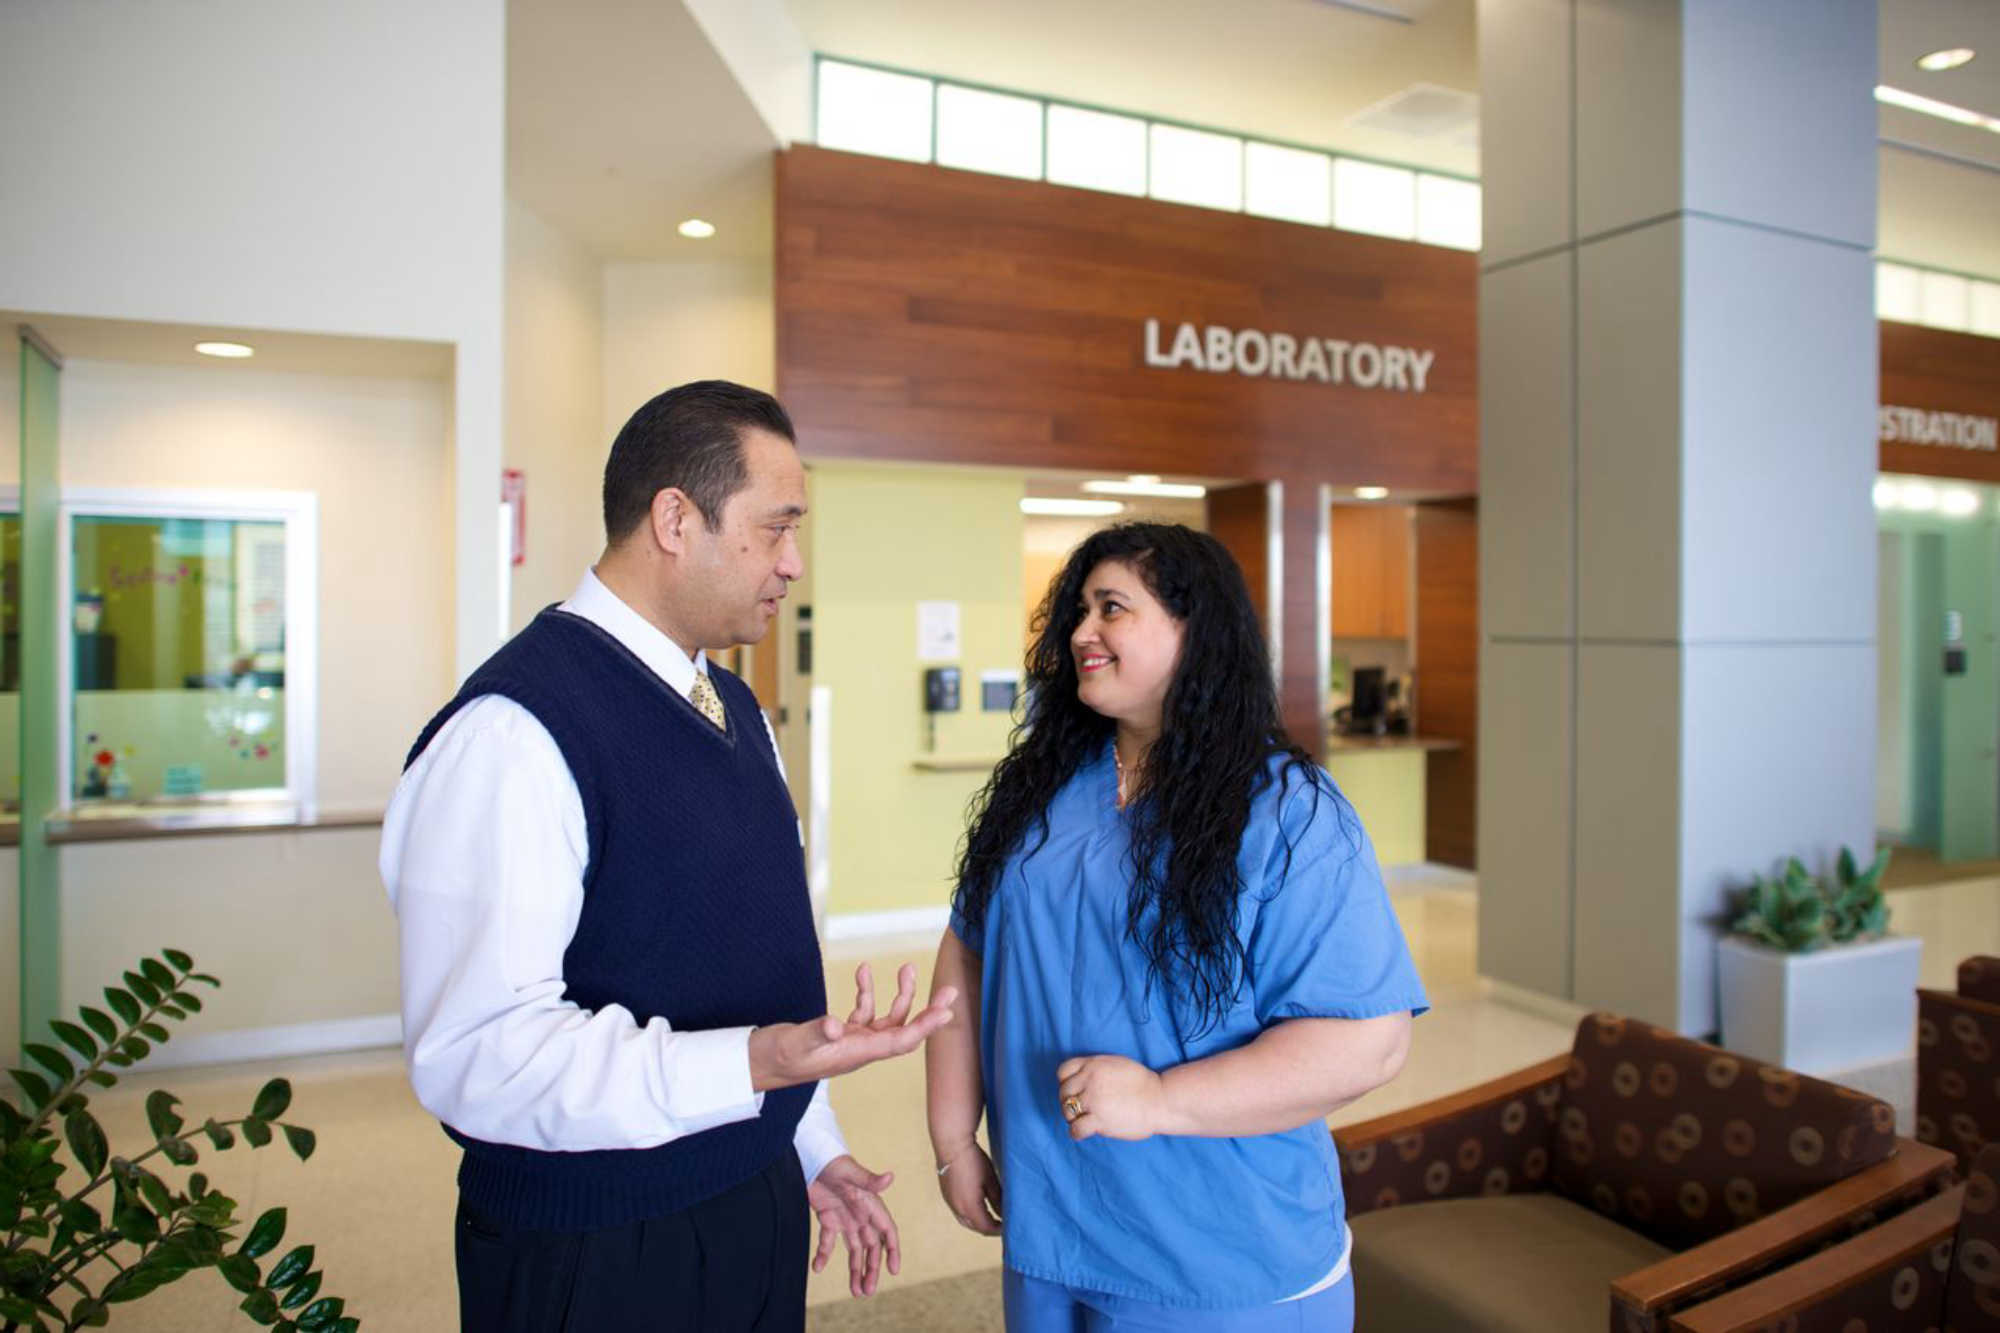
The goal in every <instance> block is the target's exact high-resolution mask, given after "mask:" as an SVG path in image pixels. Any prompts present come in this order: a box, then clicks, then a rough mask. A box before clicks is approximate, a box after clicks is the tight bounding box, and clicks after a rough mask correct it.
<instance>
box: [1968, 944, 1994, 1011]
mask: <svg viewBox="0 0 2000 1333" xmlns="http://www.w3.org/2000/svg"><path fill="white" fill-rule="evenodd" d="M1958 993H1959V994H1960V995H1963V996H1964V997H1965V998H1966V999H1968V1000H1984V1001H1986V1003H1988V1004H2000V958H1989V957H1987V956H1985V955H1984V954H1976V955H1974V956H1973V957H1971V958H1968V959H1966V960H1965V961H1964V962H1962V963H1960V964H1959V965H1958Z"/></svg>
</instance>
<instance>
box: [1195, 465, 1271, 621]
mask: <svg viewBox="0 0 2000 1333" xmlns="http://www.w3.org/2000/svg"><path fill="white" fill-rule="evenodd" d="M1204 507H1205V508H1206V510H1207V513H1206V518H1207V522H1208V531H1209V535H1210V536H1212V537H1214V538H1215V539H1216V540H1217V541H1219V542H1221V543H1222V544H1223V545H1224V546H1226V547H1228V548H1229V553H1230V554H1231V555H1233V556H1235V557H1236V563H1237V565H1238V566H1240V567H1241V568H1242V570H1243V581H1244V582H1245V583H1247V584H1249V585H1250V602H1251V604H1252V605H1253V606H1255V607H1256V608H1257V619H1259V620H1261V621H1263V622H1264V632H1265V634H1266V635H1269V634H1270V632H1271V614H1270V613H1271V606H1270V603H1271V596H1270V592H1271V504H1270V499H1269V496H1268V495H1267V493H1266V492H1265V489H1264V487H1263V486H1261V485H1259V484H1257V483H1255V482H1252V483H1250V484H1249V485H1245V486H1225V487H1218V488H1216V489H1214V490H1211V491H1210V492H1209V493H1208V496H1207V500H1206V502H1205V506H1204Z"/></svg>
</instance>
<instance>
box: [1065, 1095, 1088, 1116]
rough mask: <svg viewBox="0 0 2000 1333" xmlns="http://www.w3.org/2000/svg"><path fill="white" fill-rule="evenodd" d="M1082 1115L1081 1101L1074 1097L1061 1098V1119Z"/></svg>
mask: <svg viewBox="0 0 2000 1333" xmlns="http://www.w3.org/2000/svg"><path fill="white" fill-rule="evenodd" d="M1082 1115H1083V1103H1082V1102H1081V1101H1079V1100H1078V1099H1077V1098H1075V1097H1065V1098H1063V1119H1065V1120H1076V1119H1078V1118H1080V1117H1081V1116H1082Z"/></svg>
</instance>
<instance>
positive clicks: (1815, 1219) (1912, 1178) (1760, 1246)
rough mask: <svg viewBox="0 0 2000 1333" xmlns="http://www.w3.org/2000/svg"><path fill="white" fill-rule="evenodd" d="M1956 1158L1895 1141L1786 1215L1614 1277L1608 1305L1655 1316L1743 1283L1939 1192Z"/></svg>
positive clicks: (1781, 1212) (1771, 1217)
mask: <svg viewBox="0 0 2000 1333" xmlns="http://www.w3.org/2000/svg"><path fill="white" fill-rule="evenodd" d="M1957 1160H1958V1159H1957V1158H1956V1157H1955V1156H1954V1155H1953V1154H1951V1153H1948V1152H1946V1151H1945V1150H1943V1149H1942V1148H1933V1147H1931V1146H1930V1145H1929V1144H1927V1143H1918V1142H1917V1141H1916V1140H1915V1139H1903V1138H1899V1139H1897V1140H1896V1151H1895V1153H1894V1155H1892V1156H1890V1157H1889V1158H1887V1159H1886V1160H1884V1161H1881V1162H1877V1163H1876V1164H1875V1165H1874V1166H1871V1167H1868V1168H1866V1169H1864V1170H1861V1171H1857V1172H1855V1173H1854V1174H1853V1175H1851V1176H1849V1177H1847V1179H1845V1180H1842V1181H1838V1182H1836V1183H1834V1184H1832V1185H1829V1186H1827V1187H1826V1188H1825V1189H1823V1190H1821V1191H1819V1193H1817V1194H1810V1195H1807V1196H1806V1197H1805V1198H1803V1199H1800V1200H1799V1201H1798V1202H1797V1203H1795V1204H1792V1205H1791V1206H1790V1207H1788V1208H1780V1209H1779V1210H1778V1211H1777V1212H1775V1213H1772V1214H1770V1215H1769V1216H1767V1217H1760V1218H1758V1219H1757V1220H1756V1221H1755V1222H1750V1223H1747V1224H1745V1225H1743V1226H1740V1227H1738V1228H1736V1230H1734V1231H1731V1232H1728V1233H1726V1234H1724V1235H1721V1236H1717V1237H1716V1238H1715V1239H1714V1240H1711V1241H1708V1242H1706V1243H1704V1244H1701V1245H1697V1246H1695V1247H1694V1248H1693V1249H1691V1250H1683V1251H1681V1253H1679V1254H1675V1255H1670V1256H1668V1257H1667V1258H1665V1259H1662V1260H1660V1261H1659V1262H1658V1263H1656V1264H1652V1265H1649V1266H1648V1267H1645V1268H1642V1269H1640V1270H1639V1271H1638V1272H1636V1273H1628V1274H1626V1275H1625V1276H1624V1277H1621V1278H1616V1279H1614V1280H1613V1281H1612V1283H1611V1299H1612V1301H1613V1302H1614V1303H1615V1304H1618V1305H1622V1306H1624V1307H1625V1308H1626V1309H1628V1310H1634V1311H1644V1312H1651V1313H1657V1312H1660V1311H1664V1310H1667V1309H1670V1308H1680V1307H1685V1306H1687V1305H1689V1304H1691V1303H1692V1302H1694V1301H1696V1300H1699V1299H1700V1298H1702V1297H1703V1296H1706V1295H1709V1294H1711V1293H1713V1292H1715V1291H1719V1290H1721V1289H1723V1288H1725V1287H1729V1286H1732V1285H1735V1284H1736V1283H1740V1282H1744V1281H1747V1280H1748V1279H1750V1278H1752V1277H1755V1276H1756V1275H1758V1274H1760V1273H1763V1272H1765V1271H1767V1270H1769V1269H1771V1268H1773V1267H1776V1266H1777V1265H1779V1264H1782V1263H1786V1262H1789V1261H1790V1260H1791V1259H1793V1258H1795V1257H1796V1256H1798V1255H1799V1254H1801V1253H1803V1252H1805V1251H1806V1250H1809V1249H1810V1248H1812V1247H1813V1246H1814V1245H1816V1244H1818V1243H1819V1242H1821V1241H1824V1240H1829V1239H1833V1238H1835V1237H1836V1236H1837V1235H1838V1234H1839V1233H1840V1232H1841V1231H1842V1230H1843V1229H1844V1228H1847V1227H1849V1226H1852V1225H1853V1224H1854V1222H1855V1220H1856V1219H1857V1218H1859V1217H1861V1216H1862V1215H1863V1214H1866V1213H1870V1212H1873V1211H1875V1210H1876V1209H1879V1208H1883V1207H1885V1206H1887V1205H1890V1204H1893V1203H1895V1202H1896V1201H1897V1200H1898V1199H1899V1198H1903V1197H1907V1196H1910V1195H1914V1194H1920V1193H1923V1192H1926V1189H1927V1187H1942V1186H1943V1185H1944V1184H1946V1183H1948V1182H1949V1181H1950V1180H1951V1178H1952V1171H1953V1168H1954V1166H1955V1164H1956V1162H1957Z"/></svg>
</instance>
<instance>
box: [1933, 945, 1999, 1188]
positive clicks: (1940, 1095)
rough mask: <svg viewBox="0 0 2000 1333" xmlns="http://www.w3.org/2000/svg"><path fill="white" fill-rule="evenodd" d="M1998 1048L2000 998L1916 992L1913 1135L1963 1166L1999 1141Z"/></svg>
mask: <svg viewBox="0 0 2000 1333" xmlns="http://www.w3.org/2000/svg"><path fill="white" fill-rule="evenodd" d="M1971 961H1973V962H1977V961H1979V960H1977V959H1973V960H1971ZM1962 971H1963V969H1962V968H1961V972H1962ZM1996 1048H2000V1004H1988V1003H1986V1002H1984V1001H1982V1000H1972V999H1965V998H1963V997H1961V996H1957V995H1947V994H1946V993H1944V992H1943V991H1931V990H1920V991H1918V992H1917V1141H1918V1142H1919V1143H1929V1144H1934V1145H1936V1146H1937V1147H1940V1148H1944V1149H1947V1150H1948V1151H1951V1152H1955V1153H1957V1154H1958V1159H1959V1165H1960V1166H1961V1167H1962V1168H1963V1167H1967V1166H1969V1165H1970V1164H1971V1161H1972V1158H1973V1156H1974V1155H1975V1154H1977V1153H1978V1151H1979V1150H1980V1148H1981V1147H1983V1146H1984V1145H1985V1144H1986V1143H1987V1141H1988V1140H1995V1141H2000V1059H1996V1058H1995V1054H1994V1052H1995V1049H1996Z"/></svg>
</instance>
